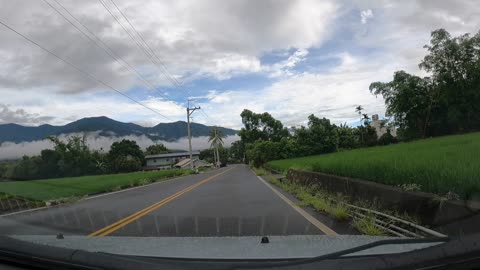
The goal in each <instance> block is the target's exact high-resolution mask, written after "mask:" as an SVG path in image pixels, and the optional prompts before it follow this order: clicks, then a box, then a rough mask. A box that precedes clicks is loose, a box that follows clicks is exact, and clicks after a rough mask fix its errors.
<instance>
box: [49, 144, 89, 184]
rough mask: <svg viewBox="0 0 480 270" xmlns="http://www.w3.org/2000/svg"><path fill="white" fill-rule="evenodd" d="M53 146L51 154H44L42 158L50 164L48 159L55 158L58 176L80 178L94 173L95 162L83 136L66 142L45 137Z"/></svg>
mask: <svg viewBox="0 0 480 270" xmlns="http://www.w3.org/2000/svg"><path fill="white" fill-rule="evenodd" d="M47 139H49V140H50V141H51V142H52V143H53V144H54V151H55V152H56V154H53V153H48V154H47V153H46V154H45V155H44V157H43V158H45V162H47V163H48V162H52V161H51V160H50V161H49V159H52V158H54V157H55V158H57V159H58V162H57V165H58V176H80V175H87V174H94V173H96V169H95V161H94V160H93V158H92V154H91V151H90V149H89V148H88V145H87V142H86V137H85V136H82V137H80V136H71V137H68V138H67V140H66V141H62V140H60V139H59V138H57V137H54V136H49V137H47ZM51 166H53V165H51Z"/></svg>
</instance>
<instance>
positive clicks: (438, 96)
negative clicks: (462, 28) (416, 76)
mask: <svg viewBox="0 0 480 270" xmlns="http://www.w3.org/2000/svg"><path fill="white" fill-rule="evenodd" d="M424 48H426V49H427V50H428V54H427V55H426V56H425V57H424V59H423V60H422V62H421V63H420V65H419V67H420V68H421V69H424V70H426V71H427V72H430V73H432V79H433V81H434V84H435V89H436V91H435V100H434V101H435V102H436V103H435V104H434V105H436V106H433V108H432V109H433V110H432V116H433V117H434V118H435V119H434V121H435V123H434V133H436V134H438V133H441V134H444V133H455V132H462V131H468V130H476V129H479V128H480V106H478V104H480V32H479V33H477V34H475V35H474V36H470V35H469V34H464V35H461V36H458V37H455V38H452V37H451V36H450V34H449V33H448V32H447V31H445V30H444V29H438V30H435V31H433V32H432V33H431V39H430V44H429V45H425V46H424Z"/></svg>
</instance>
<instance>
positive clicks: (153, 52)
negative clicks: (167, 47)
mask: <svg viewBox="0 0 480 270" xmlns="http://www.w3.org/2000/svg"><path fill="white" fill-rule="evenodd" d="M110 1H111V2H112V4H113V5H114V6H115V8H116V9H117V10H118V12H120V14H121V15H122V16H123V18H125V20H126V21H127V23H128V24H129V25H130V27H131V28H132V29H133V31H134V32H135V33H136V34H137V36H138V37H140V39H141V40H142V41H143V43H144V44H145V46H146V47H147V48H148V49H149V50H150V52H151V54H152V55H153V56H155V58H157V60H158V61H159V62H160V65H161V66H162V67H163V68H164V69H165V71H166V72H167V74H168V76H169V77H170V78H171V79H172V80H173V81H174V82H175V84H176V85H177V86H178V87H181V85H182V83H180V82H179V81H178V80H177V78H175V76H173V75H172V74H171V73H170V71H169V70H168V68H167V66H166V65H165V64H164V63H163V60H162V59H161V57H159V56H158V55H157V54H156V53H155V51H154V50H153V49H152V48H151V47H150V46H149V45H148V43H147V42H146V41H145V39H144V38H143V36H142V35H140V33H139V32H138V31H137V29H136V28H135V27H134V26H133V24H132V23H131V22H130V20H129V19H128V17H127V16H126V15H125V14H124V13H123V12H122V10H121V9H120V8H119V7H118V6H117V4H116V3H115V1H113V0H110ZM187 91H188V90H187Z"/></svg>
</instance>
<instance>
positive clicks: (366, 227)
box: [352, 215, 385, 235]
mask: <svg viewBox="0 0 480 270" xmlns="http://www.w3.org/2000/svg"><path fill="white" fill-rule="evenodd" d="M374 224H375V220H374V217H372V216H368V215H367V216H365V217H363V218H358V219H354V220H353V222H352V225H353V227H355V229H357V230H358V231H359V232H361V233H362V234H366V235H385V232H384V231H382V230H380V229H379V228H378V227H376V226H375V225H374Z"/></svg>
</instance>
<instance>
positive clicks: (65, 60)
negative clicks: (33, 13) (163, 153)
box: [0, 20, 173, 121]
mask: <svg viewBox="0 0 480 270" xmlns="http://www.w3.org/2000/svg"><path fill="white" fill-rule="evenodd" d="M0 24H1V25H3V26H4V27H5V28H7V29H8V30H10V31H12V32H14V33H15V34H17V35H19V36H20V37H22V38H23V39H25V40H26V41H28V42H30V43H32V44H34V45H35V46H37V47H39V48H40V49H42V50H43V51H45V52H47V53H49V54H51V55H53V56H54V57H55V58H57V59H59V60H60V61H62V62H64V63H65V64H67V65H69V66H71V67H73V68H74V69H75V70H77V71H78V72H80V73H82V74H83V75H85V76H86V77H89V78H90V79H92V80H94V81H96V82H98V83H100V84H102V85H103V86H105V87H107V88H108V89H110V90H112V91H115V92H116V93H118V94H120V95H122V96H124V97H125V98H128V99H129V100H131V101H133V102H135V103H137V104H139V105H140V106H142V107H145V108H146V109H148V110H150V111H152V112H154V113H156V114H158V115H160V116H162V117H164V118H165V119H168V120H170V121H173V120H172V119H170V118H169V117H167V116H165V115H163V114H162V113H160V112H159V111H157V110H155V109H153V108H151V107H148V106H147V105H145V104H143V103H142V102H140V101H137V100H135V99H134V98H132V97H130V96H129V95H127V94H125V93H122V92H121V91H119V90H118V89H116V88H115V87H113V86H111V85H109V84H107V83H106V82H104V81H102V80H101V79H98V78H96V77H95V76H93V75H92V74H90V73H89V72H87V71H85V70H83V69H81V68H79V67H78V66H76V65H75V64H73V63H72V62H71V61H69V60H67V59H64V58H62V57H61V56H59V55H58V54H56V53H54V52H53V51H51V50H49V49H47V48H45V47H43V46H42V45H40V44H39V43H37V42H36V41H34V40H32V39H31V38H29V37H27V36H25V35H24V34H22V33H20V32H19V31H17V30H15V29H14V28H12V27H11V26H9V25H8V24H6V23H5V22H3V21H2V20H0Z"/></svg>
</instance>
